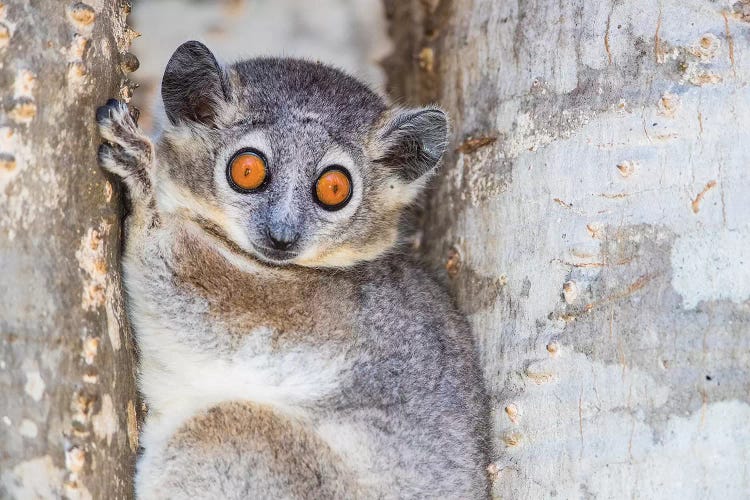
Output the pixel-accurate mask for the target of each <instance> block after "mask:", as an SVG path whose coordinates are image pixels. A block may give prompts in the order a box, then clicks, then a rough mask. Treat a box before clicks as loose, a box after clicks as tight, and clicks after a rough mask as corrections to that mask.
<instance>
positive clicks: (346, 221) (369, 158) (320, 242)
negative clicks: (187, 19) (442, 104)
mask: <svg viewBox="0 0 750 500" xmlns="http://www.w3.org/2000/svg"><path fill="white" fill-rule="evenodd" d="M194 85H197V87H195V88H194V87H193V86H194ZM162 95H163V97H164V104H165V111H166V113H167V116H168V118H169V120H170V123H169V124H168V125H167V126H166V127H165V129H164V133H163V135H162V138H161V140H160V142H159V148H158V150H159V151H158V154H159V160H160V161H159V163H160V167H161V170H160V171H159V172H158V173H157V176H156V178H157V181H156V188H157V193H158V195H157V200H158V203H159V204H160V205H161V208H162V209H164V210H166V211H171V212H174V213H177V214H179V215H182V216H184V217H186V218H187V219H189V220H190V221H191V222H192V223H194V224H196V225H197V226H199V227H200V228H201V229H203V230H204V231H206V232H207V233H209V234H210V236H212V237H213V238H214V239H215V240H217V241H218V243H219V244H223V245H226V246H227V247H228V248H229V249H230V250H232V251H234V252H235V253H239V254H241V255H245V256H247V257H252V258H254V259H259V260H262V261H264V262H267V263H271V264H275V265H286V264H294V265H302V266H310V267H345V266H350V265H352V264H355V263H357V262H359V261H362V260H369V259H373V258H376V257H377V256H379V255H381V254H382V253H383V252H386V251H388V250H389V249H391V248H392V247H393V245H394V244H395V243H396V241H397V238H398V228H399V220H400V216H401V212H402V210H403V208H404V207H405V206H407V205H408V204H409V203H411V202H412V201H413V200H414V198H415V197H416V195H417V194H418V192H419V191H420V190H421V188H422V187H423V185H424V182H425V180H426V179H427V177H429V173H430V172H431V171H432V170H433V169H434V167H435V166H436V165H437V163H438V161H439V158H440V156H441V154H442V152H443V150H444V148H445V140H446V133H447V124H446V120H445V115H444V114H443V113H442V112H441V111H439V110H436V109H420V110H388V109H386V107H385V105H384V104H383V102H382V100H381V99H380V98H379V97H378V96H377V95H376V94H374V93H373V92H372V91H370V90H369V89H367V88H366V87H365V86H364V85H362V84H360V83H359V82H357V81H356V80H354V79H353V78H351V77H348V76H346V75H344V74H343V73H341V72H339V71H337V70H334V69H331V68H328V67H325V66H322V65H319V64H313V63H308V62H303V61H295V60H281V59H258V60H250V61H246V62H243V63H238V64H236V65H234V66H232V67H230V68H229V69H227V70H226V71H225V70H223V69H221V68H220V67H219V65H218V64H216V61H215V59H214V58H213V56H212V55H211V53H210V52H208V49H206V48H205V47H204V46H202V45H200V44H197V43H195V42H193V44H192V45H190V44H186V45H183V46H182V47H180V49H178V51H177V52H176V53H175V55H174V56H173V57H172V60H171V61H170V63H169V65H168V66H167V72H166V74H165V77H164V81H163V83H162Z"/></svg>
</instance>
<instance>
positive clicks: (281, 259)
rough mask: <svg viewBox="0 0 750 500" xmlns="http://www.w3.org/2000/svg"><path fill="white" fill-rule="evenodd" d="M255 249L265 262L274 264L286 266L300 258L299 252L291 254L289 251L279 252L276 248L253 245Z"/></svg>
mask: <svg viewBox="0 0 750 500" xmlns="http://www.w3.org/2000/svg"><path fill="white" fill-rule="evenodd" d="M252 245H253V249H254V250H255V251H256V253H258V254H259V255H260V257H261V258H262V259H263V260H267V261H269V262H270V263H272V264H285V263H289V261H291V260H292V259H295V258H296V257H298V256H299V252H290V251H289V250H277V249H275V248H268V247H264V246H261V245H256V244H255V243H253V244H252Z"/></svg>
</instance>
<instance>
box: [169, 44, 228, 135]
mask: <svg viewBox="0 0 750 500" xmlns="http://www.w3.org/2000/svg"><path fill="white" fill-rule="evenodd" d="M161 97H162V100H163V101H164V110H165V111H166V113H167V117H169V121H171V122H172V123H173V124H177V123H178V122H180V121H185V120H187V121H193V122H198V123H203V124H205V125H209V126H213V125H215V124H216V120H217V115H218V113H219V109H220V108H221V105H222V104H223V103H224V102H226V101H227V100H228V99H229V81H228V78H227V75H226V72H225V71H224V69H223V68H222V67H221V66H220V65H219V63H218V62H217V61H216V58H215V57H214V55H213V54H212V53H211V51H210V50H208V47H206V46H205V45H203V44H202V43H200V42H196V41H192V42H185V43H183V44H182V45H180V46H179V47H178V48H177V50H175V52H174V54H172V57H171V58H170V59H169V62H168V63H167V68H166V70H164V78H162V81H161Z"/></svg>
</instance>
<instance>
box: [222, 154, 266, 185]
mask: <svg viewBox="0 0 750 500" xmlns="http://www.w3.org/2000/svg"><path fill="white" fill-rule="evenodd" d="M228 173H229V179H230V181H231V183H230V184H232V187H234V188H235V189H237V190H239V191H250V190H253V189H258V188H259V187H260V186H261V185H263V181H265V180H266V162H265V160H264V159H263V157H261V156H260V155H259V154H256V153H252V152H245V153H240V154H238V155H236V156H235V157H234V158H232V161H231V162H230V163H229V172H228Z"/></svg>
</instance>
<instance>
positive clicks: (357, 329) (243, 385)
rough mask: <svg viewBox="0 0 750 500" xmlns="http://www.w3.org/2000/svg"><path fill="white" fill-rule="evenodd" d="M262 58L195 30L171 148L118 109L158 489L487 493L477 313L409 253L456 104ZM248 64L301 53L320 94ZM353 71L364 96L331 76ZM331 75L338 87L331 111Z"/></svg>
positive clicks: (170, 494) (112, 158)
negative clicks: (474, 330)
mask: <svg viewBox="0 0 750 500" xmlns="http://www.w3.org/2000/svg"><path fill="white" fill-rule="evenodd" d="M175 60H177V61H178V62H180V63H181V64H183V65H185V64H186V65H187V69H186V67H182V66H180V67H179V68H178V70H176V69H174V68H172V70H170V67H172V66H174V64H175V63H174V61H175ZM243 64H244V66H243V65H242V64H241V65H237V66H234V67H232V68H229V69H222V68H221V67H220V66H218V65H217V64H216V62H215V60H214V59H213V56H211V55H210V53H209V52H207V49H205V47H203V46H202V45H200V44H195V43H191V44H186V45H185V46H183V47H181V48H180V49H178V52H177V53H176V54H175V56H174V57H173V60H172V61H170V66H168V68H167V74H165V81H164V87H165V89H164V91H163V92H164V93H165V99H164V101H165V107H166V108H167V109H166V111H167V115H168V116H169V118H170V120H171V121H172V125H168V126H167V128H166V129H165V131H164V133H163V134H162V136H161V138H160V139H159V142H158V143H157V144H156V146H155V147H154V146H152V145H151V143H150V142H149V141H148V140H147V139H146V138H145V137H144V136H142V134H140V132H139V131H138V130H137V129H136V127H135V124H134V123H133V122H132V119H131V118H130V117H129V115H128V113H127V110H126V108H125V107H124V106H123V105H122V104H121V103H117V102H110V103H108V106H107V107H105V108H103V109H102V111H100V113H99V120H100V124H101V127H102V134H103V136H104V137H105V139H107V140H108V141H109V144H106V145H104V146H102V150H100V158H101V161H102V164H103V166H104V167H105V168H108V169H109V170H111V171H114V172H115V173H118V174H119V175H121V176H122V177H123V178H124V180H125V182H126V184H127V185H128V188H129V191H130V193H131V197H132V198H133V207H134V210H133V213H132V215H131V217H130V218H129V220H128V227H127V242H126V250H125V259H124V277H125V285H126V288H127V292H128V307H129V311H130V316H131V321H132V323H133V327H134V330H135V332H136V336H137V340H138V344H139V347H140V351H141V376H140V386H141V390H142V392H143V395H144V398H145V400H146V402H147V404H148V405H149V414H148V416H147V419H146V423H145V426H144V430H143V434H142V439H141V443H142V445H143V447H144V452H143V456H142V457H141V459H140V460H139V463H138V477H137V493H138V496H140V497H142V498H191V497H192V498H195V497H197V498H205V497H221V498H258V497H273V498H287V497H289V498H353V497H355V498H357V497H360V498H376V497H377V498H394V497H453V498H477V497H486V496H487V493H488V481H487V477H486V470H485V468H486V466H487V464H488V463H489V461H490V456H489V453H490V444H489V438H488V436H489V410H488V403H487V399H486V395H485V393H484V388H483V382H482V375H481V373H480V369H479V363H478V360H477V355H476V350H475V348H474V343H473V339H472V336H471V332H470V330H469V328H468V326H467V323H466V320H465V319H464V318H463V317H462V316H461V315H460V314H459V313H458V312H457V311H456V310H455V308H454V307H453V305H452V302H451V300H450V298H449V297H448V296H447V294H446V293H445V292H444V291H443V290H442V289H441V287H440V286H438V285H437V283H436V282H435V281H434V280H433V279H432V278H431V277H429V276H428V275H427V273H425V272H424V271H423V270H422V269H421V268H420V267H419V266H417V265H416V264H414V263H413V262H412V261H411V259H409V258H408V257H405V256H402V255H398V254H395V253H392V252H391V248H392V247H393V245H394V243H395V240H396V237H397V226H398V224H399V218H400V212H401V208H403V207H404V206H405V205H406V204H408V203H409V202H410V201H411V200H412V199H413V198H414V196H415V194H416V193H417V192H418V190H419V189H420V188H421V187H422V186H423V184H424V180H425V176H426V175H427V174H428V173H429V171H431V170H432V169H433V168H434V167H435V165H436V164H437V161H438V159H439V157H440V154H441V153H442V150H443V149H444V147H445V146H444V141H445V132H446V127H445V118H444V116H443V115H442V113H441V112H439V111H437V110H433V109H427V110H421V111H419V110H418V111H389V110H387V109H386V108H385V107H381V105H380V104H378V102H379V101H378V100H377V99H376V98H375V97H373V95H371V94H368V93H367V92H369V90H367V89H366V88H364V87H361V86H358V85H359V84H358V83H356V82H355V81H353V80H346V79H347V78H348V77H345V76H344V75H343V74H340V73H338V72H335V71H334V70H329V69H325V68H324V67H322V68H321V67H320V66H314V65H309V63H302V62H294V64H292V65H290V66H288V67H285V66H284V63H283V61H282V62H278V61H273V62H271V63H268V64H270V66H269V65H268V64H267V63H265V62H263V63H260V64H259V65H258V64H255V63H253V62H248V63H243ZM191 65H192V66H195V65H197V69H195V68H193V67H192V66H191ZM279 65H280V66H279ZM305 65H308V66H305ZM248 67H249V68H256V69H257V68H268V67H271V68H274V70H273V71H276V73H275V76H274V78H277V79H278V78H287V76H284V75H286V73H288V72H291V73H292V76H291V77H288V78H290V82H292V83H286V84H283V83H282V84H283V85H287V86H291V87H293V86H294V85H302V83H304V86H305V88H308V91H309V92H310V93H311V95H312V96H313V97H311V98H310V99H311V100H312V101H314V105H315V107H314V108H306V107H305V106H306V102H307V101H306V99H303V98H300V99H299V102H298V103H296V104H294V105H290V104H288V103H287V104H285V103H277V104H275V105H274V106H276V107H273V106H271V104H273V100H271V101H269V102H267V103H266V104H264V102H265V101H264V99H265V100H267V99H269V97H268V93H269V91H268V88H270V87H268V88H266V87H263V85H264V83H263V82H256V83H252V84H251V83H249V82H252V81H255V80H253V78H248V77H247V76H242V74H245V73H242V72H247V71H248ZM191 68H192V69H191ZM284 68H286V70H284ZM305 69H306V71H307V73H304V74H303V73H295V72H297V71H302V70H305ZM285 71H286V73H285ZM315 72H319V73H320V75H319V76H314V77H310V74H314V73H315ZM196 74H197V75H200V77H201V78H200V79H198V78H197V77H196ZM304 75H307V76H304ZM212 78H213V79H215V81H214V82H213V83H214V84H215V86H214V88H213V92H214V93H213V94H212V93H211V83H212ZM337 79H342V81H345V82H346V85H342V86H341V89H345V90H341V92H349V93H353V95H354V97H352V96H350V97H346V96H344V97H342V96H341V95H339V94H335V89H334V91H331V89H330V88H329V87H330V85H331V82H335V81H337ZM193 80H195V82H193ZM186 82H187V83H186ZM191 82H193V83H195V85H198V84H200V85H199V88H198V87H196V88H193V87H191ZM301 82H302V83H301ZM186 85H187V87H185V86H186ZM238 85H239V86H240V88H239V89H238V88H237V86H238ZM256 85H257V86H258V87H259V88H261V89H263V90H262V91H259V93H258V94H253V90H254V89H255V88H256V87H255V86H256ZM317 85H320V87H319V90H318V92H320V93H321V95H323V94H326V95H330V96H332V97H331V99H332V100H333V101H335V102H337V103H338V104H336V105H335V106H333V108H332V109H331V110H330V113H331V115H330V116H328V115H326V113H328V110H327V108H326V107H325V105H324V104H321V103H324V102H325V100H323V99H321V98H316V97H315V92H316V90H315V89H316V88H318V87H316V86H317ZM183 87H185V88H183ZM291 87H290V88H291ZM196 89H197V90H196ZM191 92H192V93H191ZM331 92H334V94H335V95H334V94H331ZM357 93H361V94H362V96H359V97H356V96H357V95H358V94H357ZM183 94H184V95H183ZM348 102H351V103H352V107H347V106H348V104H347V103H348ZM238 103H245V104H244V105H247V103H252V104H251V105H250V108H249V110H248V111H242V110H244V109H245V108H243V107H242V106H243V105H240V104H238ZM363 103H369V104H368V106H370V108H368V111H366V112H358V111H357V109H356V107H357V106H362V105H363ZM262 106H265V107H266V109H265V110H264V113H261V115H262V118H257V116H261V115H258V114H257V109H256V108H258V107H262ZM342 106H343V108H342ZM288 107H291V109H287V108H288ZM313 109H314V112H313V111H312V110H313ZM245 113H247V114H245ZM346 113H350V114H351V116H350V117H349V118H347V116H346ZM368 113H369V114H368ZM394 113H395V114H394ZM243 116H256V118H255V119H242V117H243ZM363 116H371V118H367V119H364V118H362V117H363ZM337 117H338V118H340V119H341V121H342V122H345V123H346V124H347V125H346V128H345V129H341V130H338V129H335V128H331V127H332V120H334V119H337ZM248 120H249V121H248ZM358 120H359V121H358ZM292 130H293V131H294V133H293V134H291V135H292V136H293V139H291V138H287V135H288V134H285V131H288V132H291V131H292ZM337 130H338V131H337ZM238 159H239V160H238ZM238 161H241V163H239V166H238ZM188 165H189V166H188ZM321 186H322V187H321Z"/></svg>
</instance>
